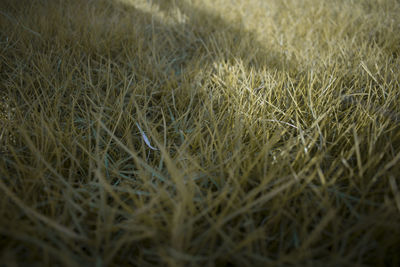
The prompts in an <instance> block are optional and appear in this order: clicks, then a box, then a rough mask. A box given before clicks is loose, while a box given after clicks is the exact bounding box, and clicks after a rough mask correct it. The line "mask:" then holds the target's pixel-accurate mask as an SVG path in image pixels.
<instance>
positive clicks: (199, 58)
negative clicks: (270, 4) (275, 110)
mask: <svg viewBox="0 0 400 267" xmlns="http://www.w3.org/2000/svg"><path fill="white" fill-rule="evenodd" d="M113 3H114V4H115V7H114V8H116V9H118V10H123V12H127V13H128V14H130V15H131V16H132V20H133V21H132V23H133V24H134V26H133V27H135V28H142V29H143V33H144V35H145V36H144V37H145V38H144V40H145V42H144V43H142V44H141V49H142V51H138V53H142V52H143V51H145V53H146V52H147V53H148V56H150V58H153V61H152V62H151V63H150V68H151V69H152V70H153V71H157V72H161V74H162V73H163V74H164V75H169V76H170V75H174V76H175V77H179V76H180V75H182V74H188V73H192V74H193V72H197V71H199V70H202V71H203V70H204V69H206V68H207V67H212V66H214V67H215V66H216V65H219V64H222V65H223V66H226V65H224V64H227V66H231V65H234V64H236V63H240V64H241V65H242V66H244V67H245V69H246V70H250V69H254V70H256V71H260V70H267V71H271V70H272V71H275V70H276V71H285V72H289V73H290V72H291V71H294V69H293V66H294V64H290V62H289V61H288V60H287V59H286V58H287V57H286V56H285V55H283V54H282V53H279V52H277V51H273V50H271V49H270V48H268V47H267V46H266V45H264V44H262V43H261V42H260V41H259V38H257V36H256V34H255V33H254V32H251V31H249V30H247V29H246V28H245V26H244V25H243V23H242V21H228V20H226V19H224V18H223V17H222V16H221V15H220V14H218V13H217V12H214V11H212V10H209V9H206V8H200V7H198V6H196V5H194V4H190V3H189V1H186V0H175V1H170V0H166V1H157V0H154V1H153V7H154V6H157V7H158V11H159V12H157V13H159V14H158V16H157V14H155V13H153V11H152V10H154V8H153V9H152V10H147V11H145V10H143V9H140V8H136V7H135V6H134V5H133V4H132V5H131V4H127V3H123V2H121V1H114V2H113ZM161 16H162V17H163V19H161ZM150 76H152V75H150Z"/></svg>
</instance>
